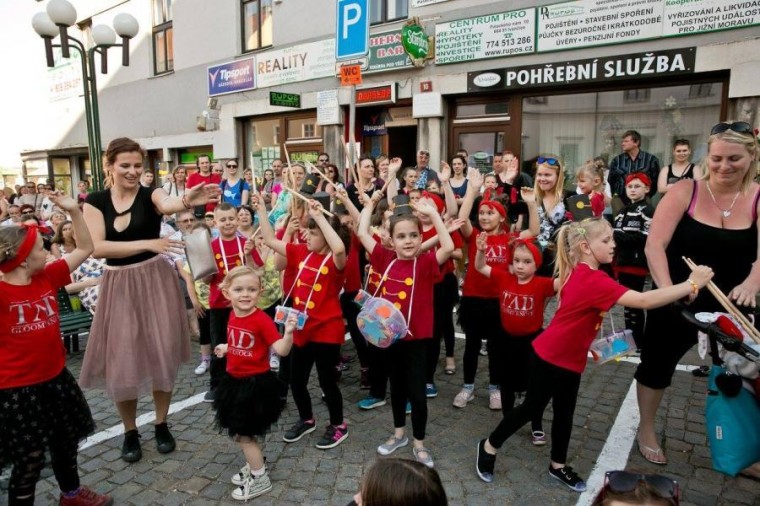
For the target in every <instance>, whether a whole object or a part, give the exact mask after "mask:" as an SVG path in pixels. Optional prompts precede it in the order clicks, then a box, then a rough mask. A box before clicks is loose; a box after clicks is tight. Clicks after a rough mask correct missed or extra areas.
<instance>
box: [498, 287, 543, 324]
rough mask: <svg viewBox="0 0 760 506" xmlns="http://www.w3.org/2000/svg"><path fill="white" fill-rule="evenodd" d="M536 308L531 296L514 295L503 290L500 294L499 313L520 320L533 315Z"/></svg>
mask: <svg viewBox="0 0 760 506" xmlns="http://www.w3.org/2000/svg"><path fill="white" fill-rule="evenodd" d="M535 306H536V303H535V300H533V296H532V295H521V294H515V293H512V292H509V291H506V290H504V291H503V292H502V293H501V312H502V313H504V314H507V315H510V316H518V317H521V318H524V317H529V316H532V315H533V308H534V307H535Z"/></svg>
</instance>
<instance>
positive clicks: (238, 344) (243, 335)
mask: <svg viewBox="0 0 760 506" xmlns="http://www.w3.org/2000/svg"><path fill="white" fill-rule="evenodd" d="M227 342H228V343H229V345H230V348H229V350H227V352H228V353H230V354H232V355H237V356H238V357H253V351H251V350H253V344H254V337H253V333H251V332H248V331H246V330H243V329H235V328H230V329H228V330H227Z"/></svg>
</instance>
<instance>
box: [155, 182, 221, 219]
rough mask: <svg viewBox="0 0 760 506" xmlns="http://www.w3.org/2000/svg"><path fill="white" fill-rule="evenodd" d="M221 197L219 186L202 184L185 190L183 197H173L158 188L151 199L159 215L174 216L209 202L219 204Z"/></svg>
mask: <svg viewBox="0 0 760 506" xmlns="http://www.w3.org/2000/svg"><path fill="white" fill-rule="evenodd" d="M219 195H220V190H219V185H217V184H206V183H201V184H199V185H196V186H193V187H192V188H188V189H187V190H185V194H184V195H182V196H176V195H175V196H173V197H172V196H171V195H169V194H168V193H166V191H165V190H164V189H163V188H156V189H155V190H153V193H151V194H150V198H151V201H152V202H153V205H154V206H155V208H156V210H157V211H158V212H159V213H161V214H174V213H178V212H180V211H184V210H186V209H192V208H193V207H195V206H203V205H206V204H208V203H209V202H218V201H219Z"/></svg>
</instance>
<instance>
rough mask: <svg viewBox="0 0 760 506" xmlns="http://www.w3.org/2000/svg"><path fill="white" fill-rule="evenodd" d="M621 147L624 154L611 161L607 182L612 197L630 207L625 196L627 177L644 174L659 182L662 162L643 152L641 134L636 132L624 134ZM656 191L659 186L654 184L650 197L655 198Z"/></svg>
mask: <svg viewBox="0 0 760 506" xmlns="http://www.w3.org/2000/svg"><path fill="white" fill-rule="evenodd" d="M620 147H621V149H622V150H623V152H622V153H620V154H619V155H617V156H616V157H615V158H613V159H612V160H611V161H610V173H609V175H608V176H607V182H608V183H609V184H610V191H611V192H612V196H613V197H615V196H617V197H620V198H621V199H622V200H623V202H624V203H625V205H628V204H630V203H631V201H630V200H629V199H628V197H627V196H626V194H625V177H626V176H627V175H628V174H633V173H634V172H643V173H644V174H646V175H647V176H649V179H650V180H651V181H657V177H658V176H659V174H660V161H659V160H658V159H657V157H656V156H654V155H653V154H652V153H647V152H646V151H641V149H640V148H641V134H639V133H638V132H637V131H636V130H628V131H627V132H625V133H624V134H623V140H622V141H620ZM656 191H657V185H655V184H653V185H652V188H651V189H650V190H649V196H650V197H651V196H653V195H654V194H655V192H656Z"/></svg>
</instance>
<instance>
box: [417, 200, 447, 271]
mask: <svg viewBox="0 0 760 506" xmlns="http://www.w3.org/2000/svg"><path fill="white" fill-rule="evenodd" d="M415 210H416V211H417V212H418V213H419V214H422V215H425V216H427V217H428V218H430V221H432V222H433V226H435V231H436V235H437V236H438V241H439V242H440V246H439V247H438V249H437V250H435V259H436V260H437V261H438V264H439V265H440V264H442V263H444V262H445V261H446V260H448V259H449V257H450V256H451V253H452V252H453V251H454V240H453V239H452V238H451V234H449V231H448V230H446V225H445V224H444V223H443V220H442V219H441V216H440V215H439V214H438V210H437V209H436V208H435V207H433V206H432V205H430V204H428V203H427V201H419V202H417V204H416V205H415Z"/></svg>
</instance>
